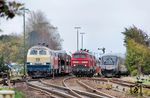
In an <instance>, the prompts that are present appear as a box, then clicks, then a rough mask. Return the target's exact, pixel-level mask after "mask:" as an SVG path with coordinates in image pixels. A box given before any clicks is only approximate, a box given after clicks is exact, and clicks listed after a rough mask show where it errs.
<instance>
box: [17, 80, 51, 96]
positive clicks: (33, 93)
mask: <svg viewBox="0 0 150 98" xmlns="http://www.w3.org/2000/svg"><path fill="white" fill-rule="evenodd" d="M15 88H16V89H18V90H19V91H22V92H23V93H24V94H25V98H51V97H49V96H48V95H46V94H44V93H42V92H40V91H36V90H33V89H31V88H29V87H28V86H27V84H26V83H17V84H16V86H15Z"/></svg>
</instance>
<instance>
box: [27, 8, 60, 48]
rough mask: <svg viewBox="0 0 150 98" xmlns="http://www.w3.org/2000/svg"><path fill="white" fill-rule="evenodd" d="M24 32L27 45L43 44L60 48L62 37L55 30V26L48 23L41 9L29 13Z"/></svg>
mask: <svg viewBox="0 0 150 98" xmlns="http://www.w3.org/2000/svg"><path fill="white" fill-rule="evenodd" d="M26 32H27V44H28V46H29V47H31V46H33V45H38V44H44V45H48V47H49V48H51V49H54V50H59V49H61V42H62V39H61V38H60V35H59V33H58V31H57V27H54V26H53V25H52V24H50V23H49V22H48V20H47V18H46V17H45V15H44V13H43V12H41V11H37V12H32V13H31V14H30V17H29V18H28V20H27V25H26Z"/></svg>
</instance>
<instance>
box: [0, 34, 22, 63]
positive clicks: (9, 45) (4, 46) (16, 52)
mask: <svg viewBox="0 0 150 98" xmlns="http://www.w3.org/2000/svg"><path fill="white" fill-rule="evenodd" d="M22 50H23V45H22V36H20V35H15V34H11V35H1V36H0V53H3V58H4V63H5V64H9V63H11V62H19V63H21V62H22V57H23V56H22V54H23V51H22Z"/></svg>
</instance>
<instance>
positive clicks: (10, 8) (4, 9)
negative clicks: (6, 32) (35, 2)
mask: <svg viewBox="0 0 150 98" xmlns="http://www.w3.org/2000/svg"><path fill="white" fill-rule="evenodd" d="M21 9H23V4H21V3H18V2H15V1H9V2H8V1H7V0H0V17H6V19H12V18H14V17H15V15H19V14H20V13H19V11H20V10H21ZM1 31H2V30H1V29H0V32H1Z"/></svg>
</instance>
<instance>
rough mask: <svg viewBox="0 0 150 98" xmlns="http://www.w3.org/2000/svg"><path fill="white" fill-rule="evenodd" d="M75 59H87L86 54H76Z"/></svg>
mask: <svg viewBox="0 0 150 98" xmlns="http://www.w3.org/2000/svg"><path fill="white" fill-rule="evenodd" d="M74 58H86V54H84V53H77V54H74Z"/></svg>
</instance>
